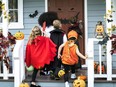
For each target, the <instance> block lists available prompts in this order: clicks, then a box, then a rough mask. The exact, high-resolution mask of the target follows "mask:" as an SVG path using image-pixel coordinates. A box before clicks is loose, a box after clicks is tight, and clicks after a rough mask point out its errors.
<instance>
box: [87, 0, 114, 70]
mask: <svg viewBox="0 0 116 87" xmlns="http://www.w3.org/2000/svg"><path fill="white" fill-rule="evenodd" d="M87 12H88V38H94V37H95V36H94V33H95V27H96V24H97V21H102V23H103V25H104V29H105V30H106V28H105V25H106V24H105V19H104V15H105V14H106V3H105V0H87ZM97 44H98V43H97V42H95V46H94V47H95V49H94V53H95V55H94V56H95V58H94V59H95V61H98V60H99V59H98V55H97V54H99V52H98V48H99V47H98V45H97ZM103 52H104V50H102V53H103ZM102 61H104V63H106V57H105V56H104V57H102ZM112 61H113V62H112V66H113V67H112V68H113V69H116V55H113V56H112Z"/></svg>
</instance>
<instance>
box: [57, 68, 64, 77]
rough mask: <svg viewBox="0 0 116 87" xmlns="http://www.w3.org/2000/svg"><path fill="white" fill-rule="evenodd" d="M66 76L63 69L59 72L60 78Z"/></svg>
mask: <svg viewBox="0 0 116 87" xmlns="http://www.w3.org/2000/svg"><path fill="white" fill-rule="evenodd" d="M64 74H65V72H64V70H62V69H61V70H60V71H59V72H58V76H59V77H62V76H63V75H64Z"/></svg>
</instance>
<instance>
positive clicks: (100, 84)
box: [0, 68, 116, 87]
mask: <svg viewBox="0 0 116 87" xmlns="http://www.w3.org/2000/svg"><path fill="white" fill-rule="evenodd" d="M31 74H32V72H27V75H26V79H25V82H27V83H29V84H30V81H31ZM76 74H77V76H78V75H80V74H83V75H87V70H86V69H85V68H84V69H80V70H78V71H77V73H76ZM88 78H89V77H88ZM73 81H74V80H71V79H70V87H73V86H72V83H73ZM36 83H37V84H39V85H41V86H42V87H64V80H63V78H61V80H51V79H50V77H49V76H40V75H39V73H38V75H37V78H36ZM86 85H87V81H86ZM0 87H14V79H13V78H10V79H9V80H3V79H2V78H0ZM86 87H87V86H86ZM94 87H116V79H113V80H112V81H107V80H106V79H104V78H100V79H95V84H94Z"/></svg>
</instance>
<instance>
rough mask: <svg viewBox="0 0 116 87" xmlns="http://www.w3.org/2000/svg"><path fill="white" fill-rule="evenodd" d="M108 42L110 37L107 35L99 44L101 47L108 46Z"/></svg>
mask: <svg viewBox="0 0 116 87" xmlns="http://www.w3.org/2000/svg"><path fill="white" fill-rule="evenodd" d="M108 40H109V36H108V35H107V34H106V36H105V37H104V38H103V40H102V41H99V42H98V44H100V45H103V44H106V43H107V41H108Z"/></svg>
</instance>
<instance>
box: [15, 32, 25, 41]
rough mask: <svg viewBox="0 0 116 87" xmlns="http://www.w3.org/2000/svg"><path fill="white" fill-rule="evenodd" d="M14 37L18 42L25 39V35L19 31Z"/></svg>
mask: <svg viewBox="0 0 116 87" xmlns="http://www.w3.org/2000/svg"><path fill="white" fill-rule="evenodd" d="M14 37H15V38H16V40H22V39H24V33H23V32H20V31H18V32H16V33H15V35H14Z"/></svg>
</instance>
